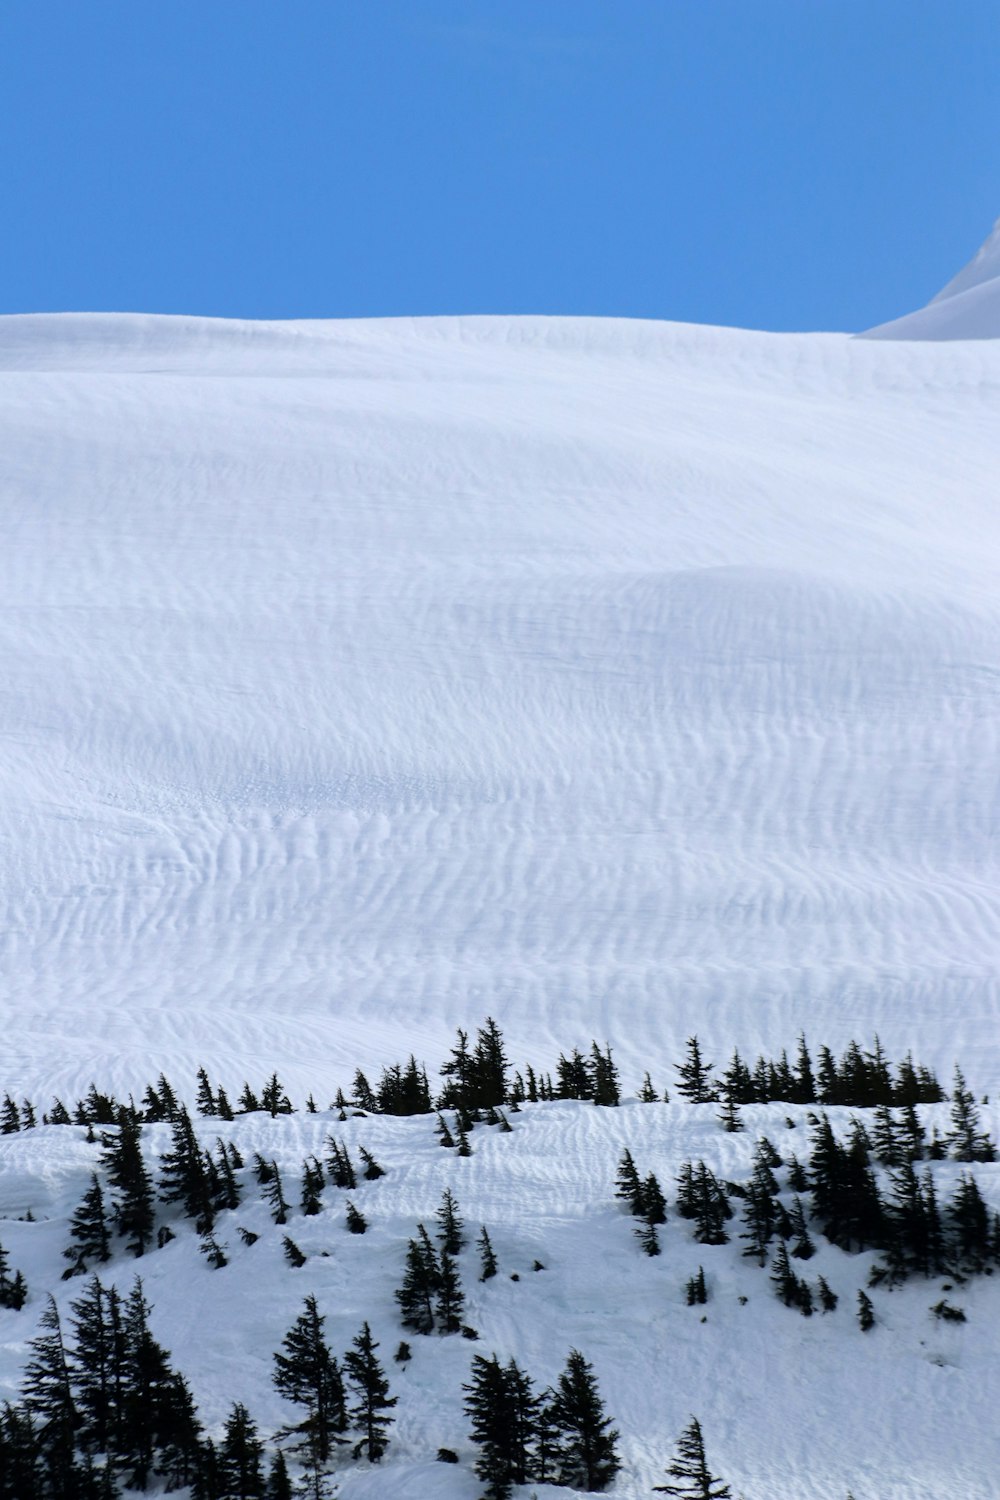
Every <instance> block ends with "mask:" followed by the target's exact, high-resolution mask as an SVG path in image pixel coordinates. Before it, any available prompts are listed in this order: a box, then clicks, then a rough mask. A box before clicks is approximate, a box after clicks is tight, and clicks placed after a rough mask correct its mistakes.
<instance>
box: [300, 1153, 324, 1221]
mask: <svg viewBox="0 0 1000 1500" xmlns="http://www.w3.org/2000/svg"><path fill="white" fill-rule="evenodd" d="M325 1186H326V1178H325V1176H324V1175H323V1168H322V1166H321V1164H320V1163H319V1162H318V1161H317V1160H316V1157H315V1156H309V1157H307V1158H306V1160H305V1161H304V1162H303V1163H302V1197H301V1204H300V1206H301V1208H302V1212H303V1213H304V1214H305V1215H306V1216H307V1217H309V1216H313V1215H315V1214H318V1213H322V1211H323V1202H322V1196H321V1195H322V1192H323V1188H324V1187H325Z"/></svg>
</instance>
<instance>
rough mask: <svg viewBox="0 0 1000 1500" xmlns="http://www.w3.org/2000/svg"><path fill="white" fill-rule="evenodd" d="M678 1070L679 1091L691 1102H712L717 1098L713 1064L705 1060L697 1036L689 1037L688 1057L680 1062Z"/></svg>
mask: <svg viewBox="0 0 1000 1500" xmlns="http://www.w3.org/2000/svg"><path fill="white" fill-rule="evenodd" d="M677 1072H678V1073H679V1074H680V1082H679V1083H678V1085H677V1089H678V1092H679V1093H681V1094H683V1095H684V1098H685V1099H687V1100H688V1101H689V1103H691V1104H710V1103H711V1101H712V1100H713V1099H714V1098H715V1090H714V1089H713V1087H712V1079H711V1073H712V1064H711V1063H707V1062H705V1061H704V1059H703V1058H702V1055H701V1048H700V1047H699V1045H698V1038H697V1037H696V1036H691V1037H688V1041H687V1057H686V1058H685V1060H684V1062H682V1063H679V1064H678V1066H677Z"/></svg>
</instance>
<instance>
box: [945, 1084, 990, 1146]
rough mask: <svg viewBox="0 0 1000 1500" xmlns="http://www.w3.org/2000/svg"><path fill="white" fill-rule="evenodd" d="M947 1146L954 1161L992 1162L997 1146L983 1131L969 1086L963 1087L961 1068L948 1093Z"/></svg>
mask: <svg viewBox="0 0 1000 1500" xmlns="http://www.w3.org/2000/svg"><path fill="white" fill-rule="evenodd" d="M947 1139H948V1146H949V1148H950V1150H951V1155H952V1156H953V1157H954V1158H955V1160H956V1161H995V1160H996V1149H995V1147H994V1145H993V1142H992V1141H991V1140H990V1137H989V1133H988V1132H985V1131H983V1130H982V1127H981V1124H980V1120H979V1110H978V1109H977V1107H976V1101H975V1099H974V1098H973V1096H972V1092H971V1090H970V1089H968V1088H966V1086H965V1079H964V1078H963V1076H962V1070H961V1068H959V1067H956V1068H955V1084H954V1087H953V1089H952V1093H951V1131H950V1133H949V1135H948V1138H947Z"/></svg>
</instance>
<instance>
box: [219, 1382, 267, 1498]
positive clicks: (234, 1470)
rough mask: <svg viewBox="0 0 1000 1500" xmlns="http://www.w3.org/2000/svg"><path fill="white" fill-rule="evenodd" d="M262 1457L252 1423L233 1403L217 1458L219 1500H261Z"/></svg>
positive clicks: (253, 1422)
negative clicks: (220, 1498)
mask: <svg viewBox="0 0 1000 1500" xmlns="http://www.w3.org/2000/svg"><path fill="white" fill-rule="evenodd" d="M263 1456H264V1444H263V1443H262V1442H261V1438H260V1434H259V1432H258V1431H257V1424H256V1422H255V1421H254V1419H253V1417H252V1416H251V1415H250V1413H249V1412H248V1411H247V1409H246V1407H245V1406H244V1405H243V1404H242V1402H240V1401H236V1402H234V1403H233V1406H232V1408H231V1409H230V1412H229V1416H228V1417H227V1418H226V1430H225V1435H224V1437H223V1439H222V1446H221V1448H220V1449H219V1456H218V1473H219V1481H220V1491H221V1497H222V1500H265V1495H266V1491H265V1487H264V1474H263V1471H262V1468H261V1460H262V1459H263Z"/></svg>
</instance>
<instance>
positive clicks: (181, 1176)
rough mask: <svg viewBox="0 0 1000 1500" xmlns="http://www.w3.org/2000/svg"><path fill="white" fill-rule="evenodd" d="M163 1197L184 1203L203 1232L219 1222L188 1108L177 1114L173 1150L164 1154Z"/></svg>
mask: <svg viewBox="0 0 1000 1500" xmlns="http://www.w3.org/2000/svg"><path fill="white" fill-rule="evenodd" d="M160 1168H161V1176H160V1197H161V1199H162V1200H163V1202H164V1203H180V1204H181V1206H182V1208H183V1211H184V1213H185V1215H186V1216H187V1217H188V1218H189V1219H194V1221H195V1228H196V1229H197V1231H198V1233H199V1234H207V1233H208V1232H209V1231H210V1230H211V1228H212V1225H213V1223H214V1221H215V1212H214V1209H213V1207H212V1191H211V1179H210V1177H209V1174H208V1172H207V1171H206V1162H205V1155H204V1152H203V1151H202V1149H201V1147H200V1145H199V1144H198V1138H197V1136H196V1135H195V1133H194V1126H193V1125H192V1123H191V1117H190V1115H189V1114H188V1112H187V1110H186V1109H185V1108H184V1107H183V1106H182V1107H181V1108H179V1109H177V1110H176V1111H175V1113H174V1116H173V1128H172V1131H171V1145H170V1150H169V1151H168V1152H166V1153H165V1154H164V1155H163V1156H161V1157H160Z"/></svg>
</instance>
